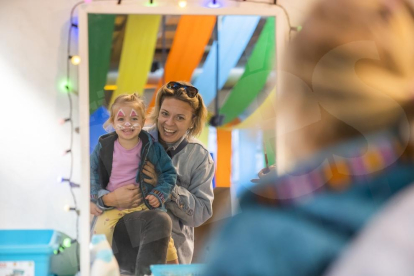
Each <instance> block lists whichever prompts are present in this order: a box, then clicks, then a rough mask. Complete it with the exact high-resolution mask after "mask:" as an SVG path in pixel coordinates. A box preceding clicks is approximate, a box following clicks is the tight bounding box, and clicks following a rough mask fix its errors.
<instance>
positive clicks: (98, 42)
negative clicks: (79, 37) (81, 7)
mask: <svg viewBox="0 0 414 276" xmlns="http://www.w3.org/2000/svg"><path fill="white" fill-rule="evenodd" d="M114 26H115V15H114V14H89V15H88V44H89V112H90V114H92V113H93V112H95V110H97V109H98V108H99V107H100V106H102V104H103V100H104V96H105V95H104V86H105V84H106V78H107V74H108V70H109V63H110V58H111V48H112V35H113V32H114Z"/></svg>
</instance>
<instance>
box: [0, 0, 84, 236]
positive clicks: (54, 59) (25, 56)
mask: <svg viewBox="0 0 414 276" xmlns="http://www.w3.org/2000/svg"><path fill="white" fill-rule="evenodd" d="M75 3H76V1H74V0H58V1H56V0H40V1H29V0H27V1H22V0H17V1H1V3H0V34H1V38H0V87H1V92H0V99H1V101H0V103H1V104H0V118H1V134H0V229H12V228H33V229H43V228H51V229H56V230H59V231H62V232H65V233H67V234H69V235H71V236H72V237H74V236H75V222H76V220H75V217H76V216H75V214H74V213H73V212H70V213H68V212H65V211H64V210H63V206H64V205H65V204H70V205H73V201H72V197H71V194H70V190H69V187H68V185H67V184H63V183H57V180H56V179H57V177H58V176H59V175H61V176H65V177H67V176H68V175H69V170H70V156H69V155H67V156H64V157H63V156H62V152H63V151H64V150H66V149H67V148H68V147H69V143H70V128H69V124H66V125H64V126H60V125H59V124H58V119H59V118H62V117H66V116H68V114H69V107H68V101H67V96H66V94H65V93H63V92H62V91H61V90H60V89H59V87H58V86H59V85H58V83H59V80H62V78H64V76H65V70H66V69H65V68H66V47H67V46H66V43H67V42H66V41H67V29H68V26H69V25H68V20H69V13H70V9H71V7H72V6H73V5H74V4H75ZM77 101H78V99H77V97H76V96H75V97H74V102H75V107H76V109H77V105H78V104H77ZM74 114H75V122H76V121H77V111H76V110H75V113H74ZM75 126H76V123H75ZM74 138H75V144H74V145H75V147H74V153H75V154H74V156H75V159H74V174H73V180H74V181H77V182H79V179H80V166H79V165H78V164H79V142H77V140H79V137H78V135H75V136H74Z"/></svg>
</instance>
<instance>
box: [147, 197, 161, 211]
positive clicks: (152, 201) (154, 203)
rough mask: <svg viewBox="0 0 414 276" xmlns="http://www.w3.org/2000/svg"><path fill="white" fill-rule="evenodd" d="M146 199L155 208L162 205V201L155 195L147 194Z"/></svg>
mask: <svg viewBox="0 0 414 276" xmlns="http://www.w3.org/2000/svg"><path fill="white" fill-rule="evenodd" d="M145 199H146V200H148V202H149V204H150V205H151V206H152V207H154V208H158V207H159V206H160V201H159V200H158V198H156V197H155V196H153V195H147V197H146V198H145Z"/></svg>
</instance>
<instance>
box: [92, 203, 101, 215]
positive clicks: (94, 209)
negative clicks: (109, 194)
mask: <svg viewBox="0 0 414 276" xmlns="http://www.w3.org/2000/svg"><path fill="white" fill-rule="evenodd" d="M89 208H90V212H91V214H92V215H94V216H100V215H102V213H103V211H102V210H101V209H99V207H98V206H96V204H95V203H93V202H90V207H89Z"/></svg>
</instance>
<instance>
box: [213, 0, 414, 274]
mask: <svg viewBox="0 0 414 276" xmlns="http://www.w3.org/2000/svg"><path fill="white" fill-rule="evenodd" d="M288 48H289V53H288V58H287V62H286V63H285V66H284V70H285V72H283V73H284V75H285V76H286V77H285V82H284V85H283V90H282V91H281V93H282V97H281V99H280V102H278V106H279V113H278V116H280V119H281V121H283V122H284V124H285V125H286V126H287V127H288V130H289V131H290V132H288V133H286V134H285V135H284V136H283V139H284V140H285V141H286V143H285V146H286V151H287V153H288V160H287V162H288V164H289V168H290V169H289V170H288V173H285V174H282V175H280V176H277V177H276V176H269V175H268V176H267V177H261V181H260V183H258V184H257V185H255V186H254V187H253V188H251V189H250V190H248V191H246V192H245V194H244V195H243V196H242V197H241V200H240V206H241V212H240V213H239V214H238V215H236V216H234V217H233V218H232V219H231V220H230V222H229V223H228V224H227V225H226V226H225V227H224V228H223V229H222V231H221V232H220V234H219V236H218V238H217V239H216V240H215V246H214V247H213V251H212V253H211V255H210V256H209V266H208V269H207V271H208V273H207V275H237V276H243V275H261V276H264V275H287V276H290V275H292V276H312V275H330V276H339V275H341V276H342V275H352V276H355V275H361V276H362V275H376V276H377V275H384V276H385V275H398V276H403V275H414V262H412V256H414V237H413V235H412V233H413V231H414V219H413V217H412V214H411V211H412V210H413V208H414V186H413V185H411V184H412V183H414V161H413V152H412V150H411V149H412V144H413V138H411V136H412V135H411V125H412V123H413V122H414V120H413V118H414V117H413V111H414V50H413V49H414V10H413V8H412V6H411V4H410V3H409V2H408V1H403V0H364V1H361V0H323V1H322V2H320V3H318V4H317V5H315V6H314V7H313V10H312V11H311V13H310V14H309V16H308V17H307V20H306V21H305V23H304V24H303V30H302V31H301V32H299V33H298V34H297V36H296V37H295V38H294V40H293V41H292V42H291V44H290V46H289V47H288ZM240 260H244V261H242V262H241V261H240Z"/></svg>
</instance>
